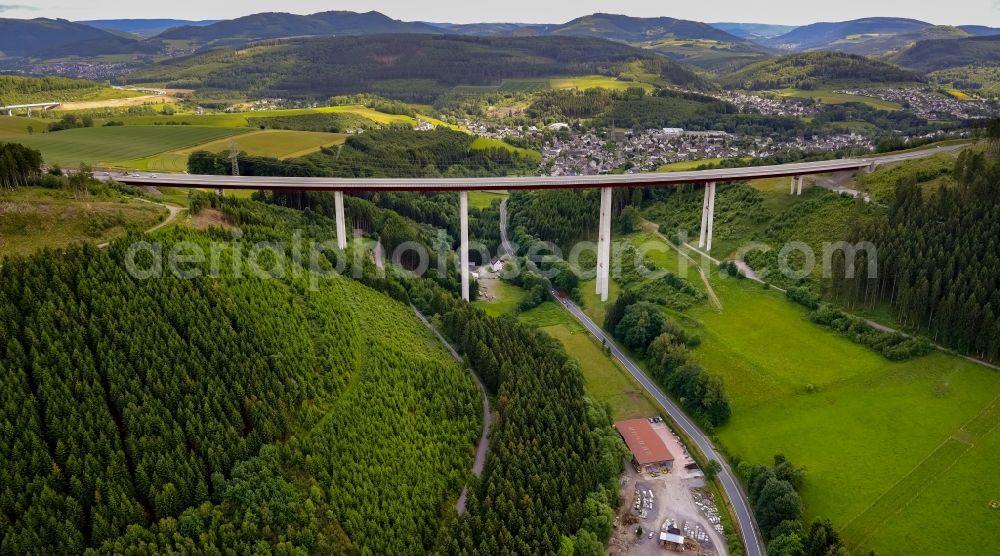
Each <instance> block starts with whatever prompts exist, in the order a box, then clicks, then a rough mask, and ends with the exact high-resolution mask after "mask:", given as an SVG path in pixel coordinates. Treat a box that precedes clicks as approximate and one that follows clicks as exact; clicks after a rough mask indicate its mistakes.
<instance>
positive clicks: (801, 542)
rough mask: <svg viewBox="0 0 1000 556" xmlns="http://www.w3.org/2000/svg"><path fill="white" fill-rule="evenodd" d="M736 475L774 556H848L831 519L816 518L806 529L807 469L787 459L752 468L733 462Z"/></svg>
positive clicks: (751, 466) (738, 461)
mask: <svg viewBox="0 0 1000 556" xmlns="http://www.w3.org/2000/svg"><path fill="white" fill-rule="evenodd" d="M733 459H734V460H736V461H734V463H735V464H736V475H737V476H738V477H739V478H740V479H741V480H742V481H743V484H744V486H745V487H746V491H747V497H748V499H749V501H750V506H751V507H752V508H753V512H754V516H755V517H756V518H757V524H758V526H759V527H760V530H761V533H762V534H763V536H764V540H765V541H767V553H768V554H771V555H773V556H844V555H846V554H848V551H847V547H846V546H845V544H844V542H843V540H842V539H841V538H840V534H839V533H838V532H837V530H836V529H834V528H833V524H832V523H830V520H829V519H822V518H816V519H814V520H813V522H812V523H811V524H810V525H809V526H808V527H806V526H805V521H804V520H805V515H804V511H803V507H802V497H801V496H800V495H799V490H800V489H801V488H802V484H803V482H804V481H805V478H806V473H805V469H803V468H801V467H796V466H795V465H793V464H792V462H791V461H789V460H788V459H787V458H786V457H785V456H784V455H781V454H778V455H775V456H774V463H773V465H770V466H768V465H751V464H750V463H749V462H746V461H741V460H739V458H733Z"/></svg>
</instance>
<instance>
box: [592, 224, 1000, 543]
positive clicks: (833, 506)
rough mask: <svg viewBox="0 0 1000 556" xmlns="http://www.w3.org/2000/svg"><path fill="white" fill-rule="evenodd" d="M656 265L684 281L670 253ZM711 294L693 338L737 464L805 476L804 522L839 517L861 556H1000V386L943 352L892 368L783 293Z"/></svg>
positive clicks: (724, 283) (717, 279)
mask: <svg viewBox="0 0 1000 556" xmlns="http://www.w3.org/2000/svg"><path fill="white" fill-rule="evenodd" d="M627 239H628V240H629V241H630V242H632V243H633V244H636V245H638V244H640V243H642V242H643V241H645V240H647V239H648V236H645V235H643V234H635V235H632V236H629V237H628V238H627ZM649 256H650V258H652V259H653V260H654V261H656V262H657V264H659V265H660V266H661V267H663V268H667V269H669V270H671V271H672V272H675V273H680V274H682V275H683V274H685V272H683V271H680V270H679V268H678V263H677V259H678V257H677V255H676V254H675V253H674V252H673V251H668V252H651V253H649ZM695 256H696V255H695ZM687 274H688V279H689V280H691V281H692V283H694V284H696V285H699V287H701V281H700V280H699V279H697V277H696V275H695V273H694V270H693V269H689V270H688V272H687ZM711 284H712V286H713V289H714V290H715V292H716V294H717V295H718V296H719V298H720V300H721V302H722V305H723V310H722V311H721V312H720V311H716V310H714V309H712V308H711V307H710V306H708V305H702V306H700V307H698V308H695V309H692V310H691V311H689V312H688V313H687V316H688V317H689V318H687V319H684V324H685V325H686V326H689V327H691V328H692V329H693V331H694V332H696V333H697V334H698V335H699V336H700V337H701V339H702V344H701V345H700V346H699V347H698V348H696V349H695V350H694V353H695V355H696V357H697V359H698V361H699V362H700V363H701V364H702V365H703V366H704V367H705V368H706V369H708V370H709V371H710V372H712V373H715V374H718V375H720V376H722V377H723V379H724V380H725V382H726V387H727V390H728V392H729V395H730V398H731V400H732V404H733V418H732V420H731V422H730V423H729V424H727V425H725V426H724V427H722V428H720V429H719V430H718V431H717V436H718V438H719V440H720V442H721V444H722V446H723V447H724V449H725V450H726V451H727V452H728V453H730V454H731V455H737V456H739V457H742V458H744V459H747V460H749V461H751V462H753V463H768V462H770V461H771V459H772V457H773V456H774V455H775V454H778V453H781V454H784V455H786V456H787V457H788V458H789V459H790V460H791V461H793V462H795V464H796V465H801V466H805V468H806V469H807V478H806V482H805V486H804V488H803V490H802V495H803V499H804V501H805V505H806V511H807V514H808V516H809V517H810V518H811V517H813V516H822V517H829V518H830V519H831V520H832V521H833V523H834V524H835V525H836V526H837V527H838V528H839V529H840V530H841V532H842V534H843V535H844V536H845V538H846V539H847V541H848V543H849V544H850V545H851V546H853V547H854V548H855V549H857V551H858V552H862V551H863V552H867V551H868V550H870V549H874V550H876V551H877V552H878V553H879V554H899V553H901V552H900V549H899V548H898V547H899V546H900V543H899V539H901V538H906V539H908V540H907V543H906V545H905V546H906V547H907V550H906V553H915V552H916V553H930V552H936V550H934V547H935V546H940V545H939V544H938V545H936V543H939V542H940V532H941V531H949V532H951V531H955V532H959V531H960V532H961V535H962V536H963V537H964V538H965V539H966V540H967V542H964V543H963V544H962V545H961V546H965V547H969V548H970V549H971V548H972V547H975V548H976V549H977V550H979V551H980V552H978V553H994V552H997V551H1000V538H997V537H996V535H993V534H991V533H990V532H991V531H995V530H996V527H998V526H1000V512H998V511H996V510H991V509H989V507H988V504H989V502H990V500H991V499H1000V479H998V478H997V476H996V474H995V473H993V472H992V471H991V467H990V466H991V463H990V462H991V461H993V462H995V461H996V458H997V457H998V455H997V454H998V450H1000V441H998V440H997V437H998V436H1000V432H998V430H997V429H998V428H1000V427H998V426H997V425H998V423H1000V411H998V408H997V405H996V402H997V400H998V396H1000V374H998V373H996V372H995V371H991V370H989V369H986V368H984V367H981V366H978V365H975V364H973V363H970V362H967V361H965V360H963V359H959V358H956V357H952V356H949V355H945V354H942V353H936V352H935V353H933V354H931V355H928V356H926V357H923V358H920V359H916V360H912V361H907V362H902V363H893V362H890V361H888V360H886V359H883V358H882V357H880V356H879V355H877V354H875V353H874V352H871V351H869V350H867V349H865V348H863V347H861V346H859V345H856V344H854V343H851V342H849V341H848V340H846V339H844V338H841V337H839V336H837V335H835V334H832V333H830V332H828V331H826V330H824V329H822V328H820V327H818V326H817V325H814V324H812V323H811V322H809V321H808V320H807V319H806V315H805V310H804V309H802V308H800V307H799V306H797V305H794V304H792V303H791V302H789V301H787V300H786V299H784V296H783V295H782V294H780V293H779V292H776V291H774V290H765V289H763V288H762V286H760V285H759V284H757V283H755V282H751V281H749V280H736V279H732V278H725V277H721V276H719V275H717V274H714V273H713V275H712V277H711ZM581 287H586V286H581ZM613 300H614V295H612V301H613ZM595 303H596V300H594V299H593V298H592V297H588V299H587V305H588V313H590V314H592V315H594V316H597V314H596V313H598V312H599V311H597V310H596V308H595V307H593V305H594V304H595ZM927 462H929V463H927ZM949 546H950V547H954V545H953V544H951V543H949ZM920 548H924V549H926V550H919V549H920ZM953 553H957V552H953Z"/></svg>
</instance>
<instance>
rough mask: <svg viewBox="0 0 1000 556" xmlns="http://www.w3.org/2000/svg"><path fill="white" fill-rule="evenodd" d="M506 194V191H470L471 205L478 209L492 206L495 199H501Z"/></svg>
mask: <svg viewBox="0 0 1000 556" xmlns="http://www.w3.org/2000/svg"><path fill="white" fill-rule="evenodd" d="M506 196H507V192H506V191H470V192H469V206H470V207H473V208H477V209H486V208H490V205H492V204H493V201H496V200H501V199H503V198H505V197H506Z"/></svg>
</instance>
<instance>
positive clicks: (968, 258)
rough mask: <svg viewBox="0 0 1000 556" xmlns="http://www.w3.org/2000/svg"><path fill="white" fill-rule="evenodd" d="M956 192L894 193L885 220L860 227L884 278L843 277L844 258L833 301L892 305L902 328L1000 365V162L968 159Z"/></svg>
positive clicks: (961, 165)
mask: <svg viewBox="0 0 1000 556" xmlns="http://www.w3.org/2000/svg"><path fill="white" fill-rule="evenodd" d="M954 178H955V182H956V185H955V186H952V187H943V186H941V187H934V188H930V189H928V188H921V187H920V186H918V185H916V184H912V183H905V184H900V185H899V186H898V187H897V188H896V193H895V197H894V198H893V199H892V201H891V204H890V206H889V210H888V212H887V213H886V214H885V216H884V217H883V218H881V219H879V220H878V221H876V222H873V223H867V225H864V226H860V225H859V226H857V227H856V229H855V230H854V231H853V232H852V235H853V236H854V238H855V239H856V240H858V241H860V240H862V239H863V240H866V241H870V242H872V243H873V244H874V245H876V246H877V247H878V250H879V251H878V254H879V272H878V276H877V277H876V278H872V279H867V274H866V273H865V272H863V270H864V269H865V268H866V265H867V264H868V261H867V258H866V257H867V255H866V254H865V253H864V252H862V253H861V256H860V257H859V258H858V260H857V261H856V262H855V265H854V266H855V268H857V269H861V270H862V271H861V272H858V273H856V274H855V275H854V277H853V278H845V275H846V274H845V272H844V270H845V269H844V268H843V259H839V261H840V265H841V267H840V269H839V272H837V273H836V274H835V275H834V276H835V278H834V280H833V281H832V284H831V295H832V296H834V297H835V298H836V299H837V300H839V301H841V302H843V303H844V304H846V305H847V306H848V307H875V306H878V305H881V304H888V305H889V306H891V307H892V310H893V312H894V315H895V316H896V318H897V319H898V320H899V322H901V323H902V324H903V325H905V326H907V327H910V328H913V329H916V330H920V331H922V332H925V333H926V334H927V335H928V336H929V337H930V338H931V339H933V340H935V341H937V342H940V343H942V344H944V345H947V346H949V347H952V348H954V349H957V350H959V351H961V352H963V353H970V354H974V355H977V356H981V357H986V358H989V359H993V360H996V359H998V358H1000V273H998V269H1000V260H998V257H1000V245H998V243H997V242H998V241H1000V185H998V184H1000V162H998V161H997V159H996V157H995V156H993V155H992V154H991V153H987V152H969V151H967V152H965V153H963V154H962V156H961V157H960V158H959V160H958V161H957V163H956V165H955V170H954Z"/></svg>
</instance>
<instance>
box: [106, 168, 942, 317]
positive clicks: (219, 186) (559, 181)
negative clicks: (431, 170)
mask: <svg viewBox="0 0 1000 556" xmlns="http://www.w3.org/2000/svg"><path fill="white" fill-rule="evenodd" d="M930 152H931V153H934V152H940V151H930ZM924 156H926V155H924ZM907 158H915V157H914V156H912V155H897V156H896V157H883V158H855V159H843V160H824V161H819V162H802V163H795V164H780V165H772V166H756V167H747V168H726V169H717V170H696V171H686V172H669V173H664V172H660V173H649V174H627V175H598V176H558V177H544V176H543V177H502V178H433V179H427V178H424V179H397V178H392V179H386V178H302V177H260V176H204V175H189V174H164V175H159V176H156V177H153V176H152V175H145V176H143V175H125V176H121V177H115V179H116V180H117V181H119V182H122V183H126V184H130V185H135V186H155V187H192V188H209V189H215V190H217V191H219V192H220V193H221V192H222V191H224V190H226V189H234V190H235V189H252V190H257V189H269V190H273V191H331V192H333V193H334V198H335V201H334V204H335V213H336V214H335V216H336V223H337V245H338V246H339V247H340V248H341V249H343V248H345V247H346V246H347V230H346V224H345V218H344V192H345V191H347V192H350V191H438V192H440V191H455V192H457V193H458V194H459V213H460V219H459V220H460V223H459V226H460V230H461V233H460V235H461V238H460V240H461V247H460V249H459V251H460V257H459V258H460V260H461V269H462V270H461V275H462V297H463V298H465V299H466V300H468V299H470V297H469V274H470V273H469V195H468V192H469V191H490V190H530V189H600V190H601V208H600V225H599V228H598V230H599V231H598V242H597V247H598V248H597V293H598V295H600V296H601V299H602V300H603V301H607V299H608V286H609V270H610V266H611V264H610V261H611V194H612V190H613V189H615V188H628V187H646V186H669V185H681V184H700V185H704V186H705V200H704V203H703V206H702V218H701V235H700V237H699V241H698V246H699V247H702V248H705V249H707V250H711V248H712V233H713V230H712V228H713V223H714V220H715V192H716V185H717V184H719V183H728V182H734V181H743V180H753V179H762V178H780V177H788V178H791V186H790V193H792V194H799V195H801V194H802V180H803V178H804V177H805V176H807V175H813V174H825V173H831V172H845V171H857V170H863V169H873V168H874V167H875V166H876V165H878V164H881V163H885V162H891V161H894V160H902V159H907Z"/></svg>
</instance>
